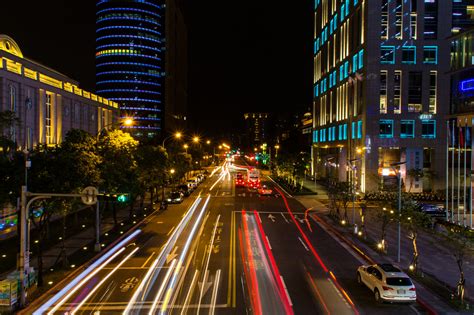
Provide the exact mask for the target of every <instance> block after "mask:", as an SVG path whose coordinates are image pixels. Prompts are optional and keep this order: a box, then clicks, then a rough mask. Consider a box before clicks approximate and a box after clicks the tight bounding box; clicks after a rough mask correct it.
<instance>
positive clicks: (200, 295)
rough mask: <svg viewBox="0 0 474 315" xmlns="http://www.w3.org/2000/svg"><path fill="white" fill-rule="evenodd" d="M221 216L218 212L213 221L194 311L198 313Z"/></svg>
mask: <svg viewBox="0 0 474 315" xmlns="http://www.w3.org/2000/svg"><path fill="white" fill-rule="evenodd" d="M220 218H221V215H220V214H219V215H218V216H217V220H216V223H214V230H213V232H212V237H211V242H210V244H211V245H210V247H209V254H208V255H207V261H206V265H205V266H206V267H204V277H203V279H202V283H203V285H202V287H201V290H200V291H199V301H198V307H197V311H196V313H197V314H199V310H200V308H201V300H202V296H203V294H204V285H205V283H206V281H207V275H208V268H209V262H210V260H211V255H212V248H213V247H214V238H215V236H216V231H217V225H218V224H219V220H220Z"/></svg>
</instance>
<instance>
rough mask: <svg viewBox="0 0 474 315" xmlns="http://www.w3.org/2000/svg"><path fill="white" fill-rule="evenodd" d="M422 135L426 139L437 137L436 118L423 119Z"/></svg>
mask: <svg viewBox="0 0 474 315" xmlns="http://www.w3.org/2000/svg"><path fill="white" fill-rule="evenodd" d="M421 137H422V138H425V139H435V138H436V120H432V119H423V120H422V121H421Z"/></svg>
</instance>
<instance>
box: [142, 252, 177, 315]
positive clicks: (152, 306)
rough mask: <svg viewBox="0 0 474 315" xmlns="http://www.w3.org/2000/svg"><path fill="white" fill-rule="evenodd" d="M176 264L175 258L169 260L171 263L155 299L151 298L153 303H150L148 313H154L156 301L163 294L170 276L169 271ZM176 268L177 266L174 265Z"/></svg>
mask: <svg viewBox="0 0 474 315" xmlns="http://www.w3.org/2000/svg"><path fill="white" fill-rule="evenodd" d="M175 265H176V259H173V261H172V262H171V265H170V267H169V269H168V271H167V272H166V275H165V278H164V279H163V282H162V283H161V286H160V289H159V290H158V292H157V293H156V295H155V299H154V300H153V304H152V305H151V308H150V311H149V312H148V315H153V314H154V313H155V309H156V305H157V304H158V301H159V300H160V299H161V296H162V295H163V292H164V290H165V286H166V284H167V283H168V281H169V279H170V277H171V272H172V271H173V268H174V266H175ZM176 268H178V267H176Z"/></svg>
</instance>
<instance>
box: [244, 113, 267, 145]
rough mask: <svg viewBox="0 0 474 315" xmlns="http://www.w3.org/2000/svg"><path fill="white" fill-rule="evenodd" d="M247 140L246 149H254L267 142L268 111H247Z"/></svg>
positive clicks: (245, 118) (245, 120)
mask: <svg viewBox="0 0 474 315" xmlns="http://www.w3.org/2000/svg"><path fill="white" fill-rule="evenodd" d="M244 122H245V137H246V138H247V139H246V141H245V145H246V147H245V148H244V149H252V150H253V149H254V148H258V147H260V145H262V144H264V143H266V142H267V141H269V140H270V139H268V128H269V125H268V123H269V114H268V113H245V114H244Z"/></svg>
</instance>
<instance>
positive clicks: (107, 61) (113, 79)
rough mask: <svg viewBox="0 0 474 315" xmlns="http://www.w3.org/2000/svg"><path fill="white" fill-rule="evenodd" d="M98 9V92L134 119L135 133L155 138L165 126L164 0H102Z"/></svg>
mask: <svg viewBox="0 0 474 315" xmlns="http://www.w3.org/2000/svg"><path fill="white" fill-rule="evenodd" d="M96 8H97V13H96V18H97V20H96V26H97V29H96V89H97V94H99V95H101V96H103V97H106V98H108V99H110V100H113V101H115V102H117V103H119V105H120V109H121V115H122V116H128V117H133V118H134V121H135V123H134V125H133V126H132V127H130V132H131V133H132V134H133V135H134V136H136V137H138V138H144V137H146V138H153V137H155V136H156V135H158V134H159V133H160V130H161V128H162V121H161V120H162V110H163V107H162V100H163V84H164V80H163V76H164V62H163V53H162V47H163V45H164V42H163V38H164V35H163V26H162V25H163V20H162V16H163V12H164V9H163V5H162V1H158V0H135V1H130V0H129V1H126V0H99V1H97V5H96Z"/></svg>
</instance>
